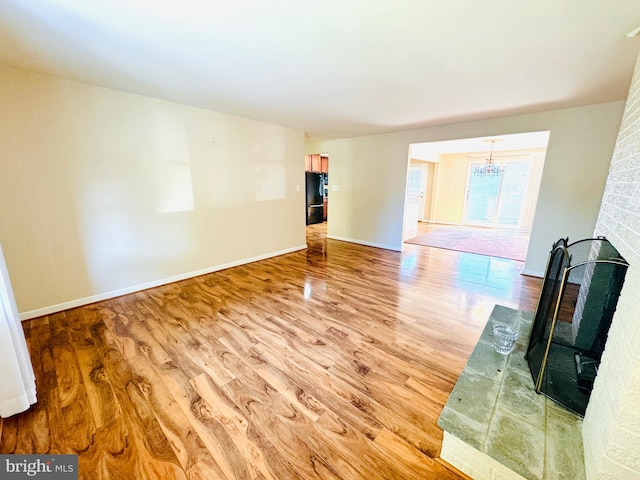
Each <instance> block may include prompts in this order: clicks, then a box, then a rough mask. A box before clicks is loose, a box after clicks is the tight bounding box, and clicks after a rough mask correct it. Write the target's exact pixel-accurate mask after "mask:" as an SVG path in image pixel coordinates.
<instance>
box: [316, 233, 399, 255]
mask: <svg viewBox="0 0 640 480" xmlns="http://www.w3.org/2000/svg"><path fill="white" fill-rule="evenodd" d="M327 238H330V239H332V240H340V241H342V242H349V243H357V244H359V245H365V246H367V247H376V248H384V249H385V250H393V251H394V252H401V251H402V247H396V246H391V245H383V244H381V243H373V242H366V241H364V240H356V239H353V238H345V237H338V236H336V235H327Z"/></svg>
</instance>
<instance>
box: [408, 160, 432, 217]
mask: <svg viewBox="0 0 640 480" xmlns="http://www.w3.org/2000/svg"><path fill="white" fill-rule="evenodd" d="M426 185H427V166H426V165H411V167H409V178H408V179H407V197H411V198H408V200H409V201H417V202H418V221H422V220H423V219H424V190H425V187H426Z"/></svg>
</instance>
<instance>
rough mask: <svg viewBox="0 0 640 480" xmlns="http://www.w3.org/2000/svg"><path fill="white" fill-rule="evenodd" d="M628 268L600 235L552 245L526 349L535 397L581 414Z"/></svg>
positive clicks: (559, 241)
mask: <svg viewBox="0 0 640 480" xmlns="http://www.w3.org/2000/svg"><path fill="white" fill-rule="evenodd" d="M628 266H629V264H628V263H627V262H626V260H625V259H624V258H622V256H621V255H620V253H619V252H618V251H617V250H616V249H615V248H614V247H613V245H611V243H610V242H609V241H608V240H607V239H606V238H605V237H597V238H588V239H584V240H579V241H577V242H574V243H571V244H570V243H569V239H568V238H561V239H560V240H558V241H557V242H556V243H554V244H553V248H552V250H551V253H550V254H549V261H548V263H547V269H546V272H545V277H544V281H543V284H542V290H541V292H540V298H539V300H538V306H537V307H536V312H535V315H534V320H533V326H532V329H531V336H530V337H529V345H528V347H527V354H526V358H527V362H528V363H529V369H530V370H531V375H532V377H533V381H534V384H535V389H536V391H537V392H538V393H542V394H544V395H546V396H547V397H549V398H551V399H552V400H554V401H556V402H557V403H559V404H561V405H563V406H564V407H566V408H567V409H569V410H571V411H573V412H575V413H577V414H579V415H584V413H585V409H586V408H587V403H588V402H589V397H590V395H591V390H592V388H593V382H594V380H595V377H596V375H597V373H598V367H599V365H600V359H601V357H602V353H603V351H604V347H605V343H606V341H607V334H608V332H609V327H610V326H611V321H612V319H613V313H614V312H615V309H616V304H617V302H618V297H619V296H620V291H621V289H622V284H623V283H624V277H625V274H626V271H627V267H628Z"/></svg>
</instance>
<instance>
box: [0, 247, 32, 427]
mask: <svg viewBox="0 0 640 480" xmlns="http://www.w3.org/2000/svg"><path fill="white" fill-rule="evenodd" d="M0 303H2V306H1V308H0V417H2V418H6V417H10V416H11V415H15V414H16V413H20V412H24V411H25V410H27V409H28V408H29V407H30V406H31V405H33V404H34V403H36V381H35V377H34V375H33V366H32V365H31V358H30V357H29V351H28V350H27V342H26V340H25V338H24V331H23V330H22V324H21V323H20V317H19V316H18V307H17V306H16V301H15V298H14V297H13V290H12V289H11V283H10V282H9V272H8V271H7V265H6V263H5V261H4V254H3V253H2V247H0Z"/></svg>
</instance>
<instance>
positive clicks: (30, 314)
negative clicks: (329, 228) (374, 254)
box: [20, 244, 307, 321]
mask: <svg viewBox="0 0 640 480" xmlns="http://www.w3.org/2000/svg"><path fill="white" fill-rule="evenodd" d="M305 248H307V245H306V244H305V245H300V246H297V247H292V248H287V249H285V250H280V251H277V252H271V253H267V254H264V255H258V256H257V257H251V258H245V259H243V260H238V261H235V262H229V263H225V264H222V265H215V266H213V267H208V268H203V269H201V270H196V271H193V272H186V273H181V274H179V275H174V276H172V277H167V278H162V279H160V280H153V281H151V282H147V283H142V284H139V285H132V286H130V287H125V288H120V289H118V290H112V291H110V292H105V293H99V294H97V295H91V296H89V297H83V298H78V299H76V300H70V301H68V302H63V303H58V304H56V305H51V306H48V307H43V308H38V309H35V310H29V311H27V312H22V313H20V320H22V321H24V320H29V319H32V318H36V317H42V316H43V315H51V314H52V313H56V312H61V311H63V310H68V309H70V308H76V307H81V306H83V305H89V304H90V303H96V302H101V301H103V300H109V299H110V298H116V297H120V296H122V295H127V294H129V293H134V292H139V291H141V290H147V289H148V288H154V287H159V286H160V285H166V284H167V283H172V282H179V281H180V280H186V279H188V278H193V277H199V276H200V275H206V274H207V273H213V272H218V271H220V270H225V269H227V268H232V267H238V266H240V265H246V264H247V263H253V262H257V261H259V260H265V259H267V258H272V257H278V256H280V255H285V254H287V253H292V252H297V251H298V250H304V249H305Z"/></svg>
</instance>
